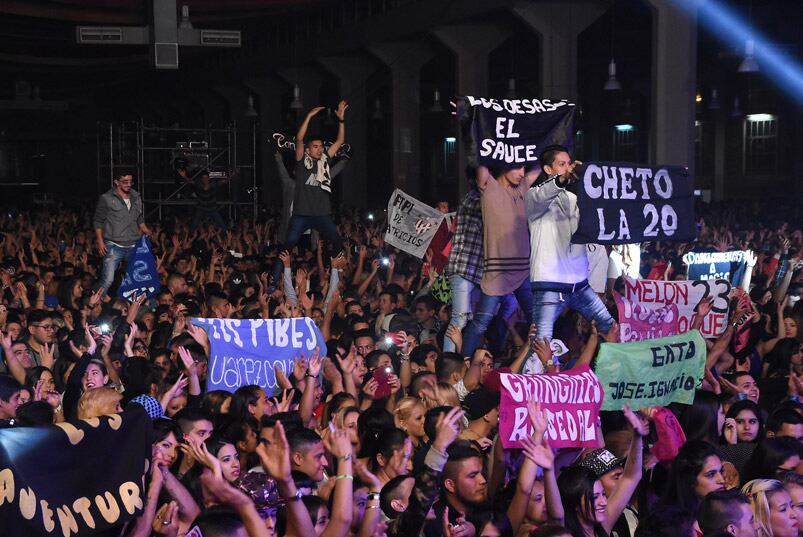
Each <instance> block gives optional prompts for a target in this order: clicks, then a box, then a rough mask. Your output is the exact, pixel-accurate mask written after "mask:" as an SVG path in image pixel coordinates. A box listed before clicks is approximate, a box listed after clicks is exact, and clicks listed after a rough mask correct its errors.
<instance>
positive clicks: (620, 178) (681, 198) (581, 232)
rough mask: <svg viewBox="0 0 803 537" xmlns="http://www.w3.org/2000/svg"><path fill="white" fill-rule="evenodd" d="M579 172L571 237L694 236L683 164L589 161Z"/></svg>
mask: <svg viewBox="0 0 803 537" xmlns="http://www.w3.org/2000/svg"><path fill="white" fill-rule="evenodd" d="M580 173H581V174H582V176H581V177H580V185H579V188H578V189H577V207H578V208H579V209H580V224H579V226H578V228H577V231H576V232H575V233H574V236H572V242H575V243H582V244H584V243H589V242H593V243H597V244H628V243H634V242H643V241H655V240H658V241H665V240H669V241H690V240H692V239H694V237H696V236H697V227H696V225H695V221H694V188H693V184H692V178H691V177H690V176H689V171H688V169H686V168H683V167H680V166H658V167H650V166H645V165H640V164H630V163H618V162H589V163H587V164H585V166H582V167H581V168H580Z"/></svg>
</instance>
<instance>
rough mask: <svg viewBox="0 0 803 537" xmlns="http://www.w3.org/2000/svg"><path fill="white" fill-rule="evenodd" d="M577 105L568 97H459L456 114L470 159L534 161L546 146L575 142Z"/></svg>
mask: <svg viewBox="0 0 803 537" xmlns="http://www.w3.org/2000/svg"><path fill="white" fill-rule="evenodd" d="M574 111H575V106H574V104H573V103H570V102H568V101H566V100H562V101H552V100H550V99H486V98H483V97H471V96H467V97H460V98H459V99H458V103H457V113H458V117H459V119H460V123H461V132H462V134H463V141H464V143H465V146H466V151H467V152H468V156H469V161H470V162H476V163H478V164H482V165H484V166H489V167H499V166H509V165H511V164H516V165H519V166H524V165H525V164H534V163H536V162H537V161H538V156H539V155H540V154H541V151H542V150H543V148H544V147H546V146H548V145H552V144H561V145H564V146H567V147H568V148H569V150H570V151H571V149H572V147H573V145H574Z"/></svg>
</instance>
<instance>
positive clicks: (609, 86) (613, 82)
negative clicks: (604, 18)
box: [602, 6, 622, 91]
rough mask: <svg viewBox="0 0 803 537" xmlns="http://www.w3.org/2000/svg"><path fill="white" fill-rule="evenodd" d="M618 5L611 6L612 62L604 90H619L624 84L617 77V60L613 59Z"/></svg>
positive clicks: (609, 65)
mask: <svg viewBox="0 0 803 537" xmlns="http://www.w3.org/2000/svg"><path fill="white" fill-rule="evenodd" d="M615 8H616V6H611V63H609V64H608V80H606V81H605V84H604V85H603V86H602V89H603V90H604V91H619V90H620V89H622V84H620V83H619V80H617V78H616V60H614V59H613V38H614V34H615V32H616V23H615V20H616V9H615Z"/></svg>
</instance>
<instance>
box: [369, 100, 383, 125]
mask: <svg viewBox="0 0 803 537" xmlns="http://www.w3.org/2000/svg"><path fill="white" fill-rule="evenodd" d="M371 119H373V120H375V121H381V120H383V119H385V115H384V114H383V113H382V101H380V100H379V97H377V98H376V101H374V113H373V115H372V116H371Z"/></svg>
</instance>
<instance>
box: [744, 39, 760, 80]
mask: <svg viewBox="0 0 803 537" xmlns="http://www.w3.org/2000/svg"><path fill="white" fill-rule="evenodd" d="M755 46H756V42H755V41H753V40H752V39H748V40H747V41H745V43H744V59H743V60H742V63H740V64H739V72H740V73H757V72H758V71H760V69H759V68H758V63H756V59H755V57H754V53H755Z"/></svg>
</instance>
